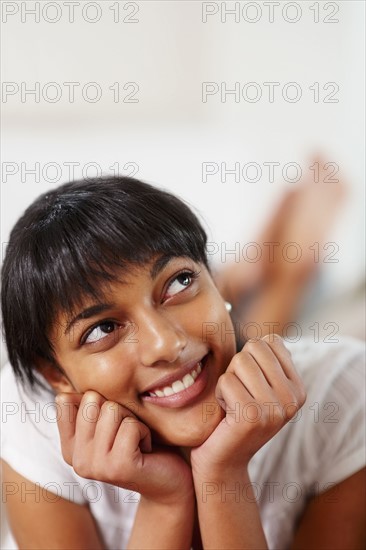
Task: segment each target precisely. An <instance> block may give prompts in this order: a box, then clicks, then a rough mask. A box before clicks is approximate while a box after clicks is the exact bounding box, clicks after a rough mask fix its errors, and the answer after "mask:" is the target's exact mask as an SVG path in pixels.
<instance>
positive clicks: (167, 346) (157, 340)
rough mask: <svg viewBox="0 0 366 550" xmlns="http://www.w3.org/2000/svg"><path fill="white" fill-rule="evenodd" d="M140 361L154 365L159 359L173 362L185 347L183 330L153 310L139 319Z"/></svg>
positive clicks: (146, 364) (185, 341) (185, 340)
mask: <svg viewBox="0 0 366 550" xmlns="http://www.w3.org/2000/svg"><path fill="white" fill-rule="evenodd" d="M138 324H139V333H138V334H137V337H138V340H139V343H140V346H139V348H140V361H141V363H142V364H143V365H145V366H154V365H155V364H156V363H159V362H160V361H166V362H168V363H173V362H174V361H176V360H177V358H178V357H179V355H180V353H181V352H182V350H183V349H184V348H185V347H186V344H187V339H186V337H185V334H184V332H183V331H182V330H181V329H180V328H179V327H178V326H177V325H176V324H174V323H173V322H172V321H171V320H170V319H169V318H168V317H167V316H166V315H164V314H163V313H161V312H159V311H156V310H153V311H151V312H149V314H147V313H145V314H144V316H143V319H140V320H139V323H138Z"/></svg>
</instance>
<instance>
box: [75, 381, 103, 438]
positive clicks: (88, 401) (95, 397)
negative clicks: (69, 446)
mask: <svg viewBox="0 0 366 550" xmlns="http://www.w3.org/2000/svg"><path fill="white" fill-rule="evenodd" d="M105 401H106V399H105V398H104V397H103V396H102V395H100V393H98V392H96V391H87V392H85V393H84V395H83V398H82V400H81V403H80V406H79V410H78V415H77V418H76V428H75V438H76V442H77V443H78V445H81V446H82V445H84V444H86V443H87V442H88V441H90V440H91V439H93V437H94V434H95V429H96V425H97V421H98V418H99V415H100V409H101V406H102V405H103V403H104V402H105Z"/></svg>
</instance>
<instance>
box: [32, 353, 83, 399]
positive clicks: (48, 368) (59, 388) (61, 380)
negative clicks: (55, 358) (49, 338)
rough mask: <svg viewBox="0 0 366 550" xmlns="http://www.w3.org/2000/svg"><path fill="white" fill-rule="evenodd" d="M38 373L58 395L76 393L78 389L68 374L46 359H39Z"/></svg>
mask: <svg viewBox="0 0 366 550" xmlns="http://www.w3.org/2000/svg"><path fill="white" fill-rule="evenodd" d="M37 371H38V372H39V373H40V374H41V375H42V376H43V378H45V379H46V380H47V382H48V383H49V385H50V386H51V387H52V388H53V390H54V391H55V392H56V393H60V392H66V393H70V392H71V393H74V392H75V391H77V390H76V388H75V387H74V385H73V384H72V382H71V381H70V380H69V379H68V377H67V376H66V374H63V373H62V372H60V371H59V370H58V368H57V366H56V365H55V364H53V363H51V362H50V361H47V360H46V359H40V358H39V359H37Z"/></svg>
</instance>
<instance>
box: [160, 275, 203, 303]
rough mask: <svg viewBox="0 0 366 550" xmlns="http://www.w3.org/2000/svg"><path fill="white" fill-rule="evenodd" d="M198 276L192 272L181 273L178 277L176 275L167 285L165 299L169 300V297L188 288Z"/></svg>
mask: <svg viewBox="0 0 366 550" xmlns="http://www.w3.org/2000/svg"><path fill="white" fill-rule="evenodd" d="M198 275H199V274H198V273H196V272H192V271H182V272H181V273H178V275H176V276H175V277H174V279H172V281H171V282H170V283H169V286H168V289H167V292H166V297H167V298H170V297H171V296H175V295H176V294H179V293H180V292H182V291H183V290H184V289H185V288H187V287H189V286H190V285H191V284H192V282H193V281H194V280H195V279H197V277H198Z"/></svg>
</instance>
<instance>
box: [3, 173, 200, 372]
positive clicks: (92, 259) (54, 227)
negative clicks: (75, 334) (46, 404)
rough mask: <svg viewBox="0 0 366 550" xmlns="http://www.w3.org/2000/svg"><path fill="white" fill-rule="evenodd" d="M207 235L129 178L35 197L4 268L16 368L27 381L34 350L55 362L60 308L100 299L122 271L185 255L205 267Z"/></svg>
mask: <svg viewBox="0 0 366 550" xmlns="http://www.w3.org/2000/svg"><path fill="white" fill-rule="evenodd" d="M206 240H207V237H206V233H205V231H204V230H203V228H202V226H201V224H200V223H199V221H198V219H197V218H196V216H195V215H194V214H193V212H192V211H191V210H190V209H189V207H188V206H187V205H186V204H185V203H184V202H183V201H181V200H180V199H178V198H177V197H175V196H174V195H171V194H170V193H168V192H165V191H162V190H159V189H156V188H154V187H152V186H150V185H149V184H146V183H143V182H140V181H139V180H134V179H132V178H101V179H94V180H92V181H88V182H86V181H79V182H71V183H68V184H65V185H63V186H61V187H60V188H58V189H56V190H54V191H51V192H49V193H46V194H44V195H42V196H41V197H39V199H37V200H36V201H35V202H34V203H33V204H32V205H31V206H30V207H29V208H28V209H27V210H26V212H25V213H24V215H23V216H22V218H21V219H20V220H19V221H18V223H17V224H16V226H15V227H14V229H13V231H12V234H11V238H10V242H9V245H8V249H7V255H6V258H5V262H4V267H3V296H2V307H3V316H4V329H5V335H6V341H7V346H8V350H9V359H10V361H11V363H12V365H13V368H14V370H15V372H16V373H18V374H19V376H21V374H20V373H21V371H22V370H23V371H27V378H28V379H29V380H30V379H31V378H33V375H32V373H31V372H30V369H31V368H32V367H31V366H30V365H31V363H33V362H34V361H33V360H31V358H34V355H35V354H36V355H38V356H40V357H45V358H47V359H48V360H53V346H52V344H51V342H50V340H49V333H50V331H51V328H52V324H53V323H54V322H55V320H56V317H57V316H58V314H59V313H60V312H61V310H62V311H63V312H66V313H67V314H72V313H73V312H74V310H75V308H77V307H79V306H80V305H82V303H83V302H84V301H85V299H86V298H88V297H90V298H92V299H94V300H96V301H99V302H100V301H102V299H103V292H104V291H105V289H106V287H108V284H109V283H111V282H113V281H116V280H119V278H120V277H121V275H122V274H123V271H126V270H127V271H128V270H130V269H131V266H133V265H142V264H144V263H146V262H149V261H151V260H152V259H153V258H154V257H156V256H161V255H164V256H165V255H168V256H171V257H174V256H176V257H178V256H186V257H189V258H191V259H192V260H194V261H196V262H199V263H203V264H204V265H205V266H206V267H207V268H208V264H207V258H206ZM25 320H27V323H26V325H25V324H24V321H25ZM22 323H23V330H16V327H19V326H21V324H22ZM25 362H27V363H28V365H25ZM21 365H22V366H21Z"/></svg>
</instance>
